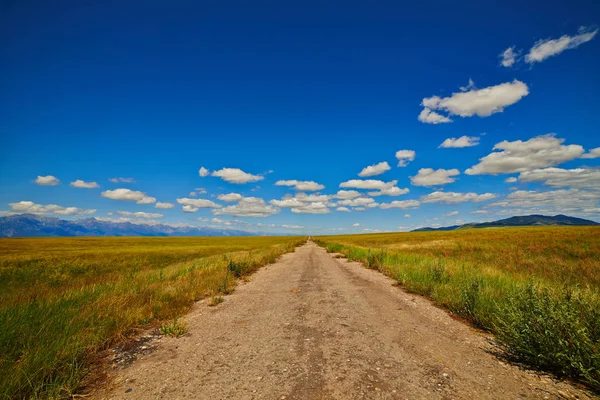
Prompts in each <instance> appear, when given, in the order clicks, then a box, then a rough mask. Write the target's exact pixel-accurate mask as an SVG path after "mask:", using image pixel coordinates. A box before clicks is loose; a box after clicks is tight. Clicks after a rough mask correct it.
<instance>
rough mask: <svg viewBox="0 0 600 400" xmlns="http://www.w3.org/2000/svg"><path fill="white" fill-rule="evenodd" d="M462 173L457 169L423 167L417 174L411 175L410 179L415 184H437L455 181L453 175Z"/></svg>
mask: <svg viewBox="0 0 600 400" xmlns="http://www.w3.org/2000/svg"><path fill="white" fill-rule="evenodd" d="M457 175H460V171H459V170H457V169H441V168H440V169H438V170H434V169H433V168H421V169H420V170H419V172H418V173H417V175H415V176H411V177H410V181H411V183H412V184H413V185H414V186H437V185H445V184H448V183H452V182H455V181H456V179H455V178H452V177H453V176H457Z"/></svg>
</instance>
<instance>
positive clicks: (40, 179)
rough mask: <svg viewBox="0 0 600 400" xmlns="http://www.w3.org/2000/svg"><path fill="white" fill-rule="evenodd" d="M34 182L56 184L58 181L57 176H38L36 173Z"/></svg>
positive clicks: (47, 184)
mask: <svg viewBox="0 0 600 400" xmlns="http://www.w3.org/2000/svg"><path fill="white" fill-rule="evenodd" d="M35 183H37V184H38V185H41V186H56V185H58V184H59V183H60V181H59V180H58V178H57V177H55V176H52V175H47V176H40V175H38V177H37V179H36V180H35Z"/></svg>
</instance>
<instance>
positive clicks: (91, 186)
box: [69, 179, 100, 189]
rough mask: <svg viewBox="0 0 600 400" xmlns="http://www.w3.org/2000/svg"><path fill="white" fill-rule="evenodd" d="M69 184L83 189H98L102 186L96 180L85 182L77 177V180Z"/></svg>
mask: <svg viewBox="0 0 600 400" xmlns="http://www.w3.org/2000/svg"><path fill="white" fill-rule="evenodd" d="M69 186H72V187H76V188H82V189H96V188H99V187H100V186H99V185H98V184H97V183H96V182H85V181H82V180H81V179H77V180H76V181H75V182H71V183H70V184H69Z"/></svg>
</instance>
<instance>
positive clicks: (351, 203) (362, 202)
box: [337, 197, 377, 207]
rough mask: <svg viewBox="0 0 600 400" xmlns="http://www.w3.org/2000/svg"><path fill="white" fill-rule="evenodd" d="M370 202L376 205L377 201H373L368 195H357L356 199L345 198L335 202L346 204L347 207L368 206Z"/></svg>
mask: <svg viewBox="0 0 600 400" xmlns="http://www.w3.org/2000/svg"><path fill="white" fill-rule="evenodd" d="M371 204H374V205H375V206H377V203H376V202H375V200H373V199H372V198H370V197H358V198H356V199H346V200H340V201H338V202H337V205H338V206H348V207H361V206H363V207H364V206H369V205H371Z"/></svg>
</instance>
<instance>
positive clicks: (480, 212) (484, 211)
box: [471, 210, 488, 214]
mask: <svg viewBox="0 0 600 400" xmlns="http://www.w3.org/2000/svg"><path fill="white" fill-rule="evenodd" d="M487 213H488V211H487V210H475V211H472V212H471V214H487Z"/></svg>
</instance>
